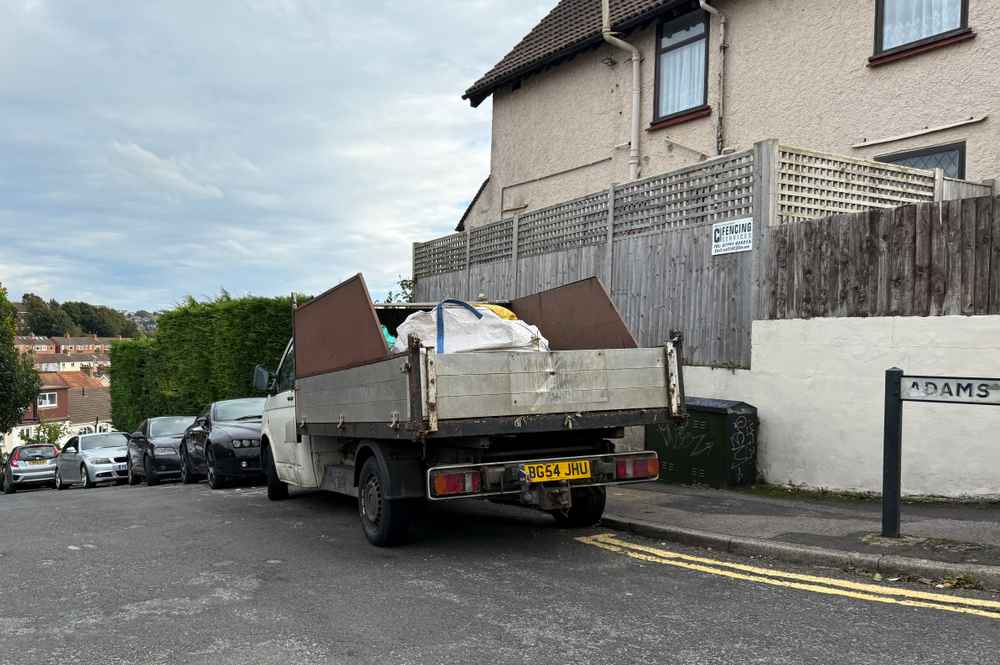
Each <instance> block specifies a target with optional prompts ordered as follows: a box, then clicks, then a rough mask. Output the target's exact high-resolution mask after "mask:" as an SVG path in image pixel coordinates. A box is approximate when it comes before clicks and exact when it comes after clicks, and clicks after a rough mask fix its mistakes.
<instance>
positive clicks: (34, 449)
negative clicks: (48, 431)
mask: <svg viewBox="0 0 1000 665" xmlns="http://www.w3.org/2000/svg"><path fill="white" fill-rule="evenodd" d="M58 454H59V449H58V448H56V447H55V446H53V445H52V444H50V443H40V444H34V445H27V446H18V447H17V448H14V450H12V451H10V456H8V457H7V459H6V461H5V462H4V463H3V464H2V465H0V491H3V493H4V494H13V493H14V492H15V491H16V490H17V488H19V487H39V486H42V485H51V484H52V482H53V481H54V480H55V477H56V456H57V455H58Z"/></svg>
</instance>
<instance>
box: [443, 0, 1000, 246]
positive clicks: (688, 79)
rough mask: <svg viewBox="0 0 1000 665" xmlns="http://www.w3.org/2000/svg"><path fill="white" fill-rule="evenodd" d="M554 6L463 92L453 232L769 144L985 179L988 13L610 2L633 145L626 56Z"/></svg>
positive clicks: (597, 22)
mask: <svg viewBox="0 0 1000 665" xmlns="http://www.w3.org/2000/svg"><path fill="white" fill-rule="evenodd" d="M554 4H555V7H554V8H553V9H552V11H551V12H550V13H549V14H548V15H547V16H546V17H545V18H543V19H542V20H541V22H540V23H539V24H538V25H537V26H535V27H534V28H533V29H532V30H531V31H530V32H529V33H528V34H527V35H525V37H524V38H523V39H522V40H521V41H520V42H519V43H517V44H516V45H514V46H513V48H512V49H511V50H510V52H509V53H508V54H507V55H505V56H504V57H503V58H502V59H501V60H500V61H499V62H498V63H497V64H496V65H495V66H494V67H493V68H492V69H490V70H489V71H487V72H486V73H485V74H483V76H482V77H481V78H480V79H479V80H477V81H476V82H475V83H473V84H472V85H471V86H470V87H469V88H468V90H466V92H465V95H464V97H465V98H466V99H468V100H469V101H470V102H471V104H472V105H473V106H478V105H479V104H481V103H482V102H483V101H484V100H485V99H487V98H488V97H492V100H493V103H492V114H493V116H492V149H491V169H490V174H489V178H488V179H487V180H486V181H485V182H484V184H483V185H482V186H481V187H480V189H479V191H478V192H469V195H470V196H473V194H475V196H474V197H473V200H472V203H471V204H470V206H469V208H468V210H467V211H466V213H465V214H464V215H463V217H462V219H461V221H460V223H459V229H458V230H463V229H464V228H473V227H477V226H481V225H483V224H487V223H490V222H495V221H497V220H500V219H505V218H510V217H512V216H514V215H516V214H524V213H527V212H530V211H533V210H537V209H539V208H542V207H546V206H551V205H555V204H558V203H562V202H564V201H570V200H573V199H575V198H577V197H580V196H584V195H587V194H590V193H592V192H599V191H603V190H606V189H607V188H608V187H609V186H610V185H612V184H622V183H625V182H628V181H630V180H635V179H636V178H641V177H645V176H653V175H657V174H661V173H666V172H668V171H673V170H675V169H679V168H682V167H685V166H689V165H692V164H696V163H698V162H701V161H704V160H706V159H709V158H711V157H714V156H717V155H719V154H721V153H724V152H729V151H733V150H736V151H739V150H745V149H748V148H750V147H751V146H752V145H753V144H754V143H756V142H758V141H762V140H765V139H770V138H774V139H779V140H780V141H782V142H783V143H787V144H789V145H796V146H801V147H803V148H809V149H811V150H817V151H823V152H829V153H835V154H838V155H845V156H849V157H857V158H860V159H867V160H872V159H874V160H878V161H885V162H894V163H897V164H901V165H906V166H912V167H916V168H921V169H934V168H941V169H943V171H944V175H946V176H951V177H955V178H965V179H979V180H981V179H987V178H993V177H995V176H997V175H998V173H1000V141H998V140H997V137H998V130H997V122H998V120H1000V118H998V117H994V115H995V114H996V109H997V108H998V107H1000V86H998V85H997V84H996V75H995V69H996V68H995V66H994V64H993V63H995V62H996V59H997V56H998V55H1000V22H998V21H997V20H996V17H997V16H998V15H1000V0H974V1H970V0H933V1H932V0H927V1H923V2H917V1H916V0H912V1H910V0H845V1H843V2H797V1H795V0H708V1H707V2H705V3H703V4H701V3H699V2H697V1H693V0H672V1H671V0H610V18H611V27H612V30H613V31H614V34H615V35H616V36H617V37H618V38H620V39H623V40H625V41H626V42H627V43H628V44H630V45H632V46H634V47H635V48H636V49H637V50H638V53H639V56H640V57H639V60H638V63H639V64H638V68H639V79H640V84H639V86H638V92H639V108H638V118H637V121H638V124H639V127H640V131H639V132H638V141H637V142H636V145H634V146H633V145H632V143H633V141H632V140H631V139H632V117H633V111H632V103H633V101H632V98H633V85H632V80H633V57H632V54H631V53H630V52H629V51H627V50H624V49H622V48H617V47H615V46H612V45H610V44H608V43H607V42H606V41H605V40H604V37H603V35H602V17H601V1H600V0H561V1H559V2H558V3H554ZM873 35H874V39H873ZM633 150H634V151H635V152H633ZM633 167H636V168H635V170H633ZM636 172H638V173H636Z"/></svg>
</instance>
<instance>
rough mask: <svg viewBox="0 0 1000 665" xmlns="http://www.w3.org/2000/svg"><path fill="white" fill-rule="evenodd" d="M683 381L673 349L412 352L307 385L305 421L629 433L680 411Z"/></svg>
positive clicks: (423, 429) (309, 426)
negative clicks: (625, 430) (612, 429)
mask: <svg viewBox="0 0 1000 665" xmlns="http://www.w3.org/2000/svg"><path fill="white" fill-rule="evenodd" d="M678 376H679V372H678V367H677V354H676V350H675V348H674V346H673V345H672V344H670V345H667V346H665V347H661V348H638V349H598V350H571V351H548V352H479V353H449V354H437V353H435V352H434V351H433V350H430V349H413V350H411V352H410V353H409V354H402V355H397V356H394V357H391V358H389V359H386V360H382V361H376V362H372V363H368V364H364V365H361V366H358V367H352V368H347V369H342V370H336V371H333V372H328V373H324V374H319V375H316V376H312V377H307V378H303V379H300V380H299V382H298V384H297V385H296V392H297V395H296V408H297V420H298V423H299V426H300V430H301V431H303V432H304V433H306V434H326V435H334V436H363V437H374V438H414V439H416V438H428V437H434V436H461V435H474V434H476V433H478V434H489V433H501V432H502V431H504V430H511V431H544V430H545V429H557V430H562V429H567V428H573V427H578V428H581V429H582V428H585V427H587V426H588V423H590V424H593V425H594V427H600V428H607V427H622V426H626V425H632V424H646V423H649V422H660V421H665V420H666V419H667V418H668V417H669V416H671V415H674V416H676V415H679V414H680V413H681V412H682V410H683V397H682V387H681V386H680V384H679V381H678V380H677V379H676V377H678ZM671 377H674V378H673V379H672V378H671ZM602 416H603V417H602ZM473 425H474V426H473ZM469 426H472V429H469ZM473 430H476V431H473Z"/></svg>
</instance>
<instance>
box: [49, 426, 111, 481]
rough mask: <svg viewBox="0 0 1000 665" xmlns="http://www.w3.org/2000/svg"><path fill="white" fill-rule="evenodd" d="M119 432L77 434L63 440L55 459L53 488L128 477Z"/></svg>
mask: <svg viewBox="0 0 1000 665" xmlns="http://www.w3.org/2000/svg"><path fill="white" fill-rule="evenodd" d="M127 445H128V439H127V438H126V437H125V434H124V433H122V432H105V433H103V434H81V435H79V436H74V437H71V438H70V439H69V441H67V442H66V444H65V445H64V446H63V447H62V452H60V453H59V460H58V462H57V463H56V489H60V490H63V489H66V488H67V487H69V486H70V485H74V484H76V483H79V484H80V486H81V487H83V488H89V487H93V486H94V485H96V484H97V483H102V482H107V481H113V482H124V481H125V479H126V478H127V477H128V467H127V465H126V459H127V458H126V455H127V454H128V453H127V452H126V446H127Z"/></svg>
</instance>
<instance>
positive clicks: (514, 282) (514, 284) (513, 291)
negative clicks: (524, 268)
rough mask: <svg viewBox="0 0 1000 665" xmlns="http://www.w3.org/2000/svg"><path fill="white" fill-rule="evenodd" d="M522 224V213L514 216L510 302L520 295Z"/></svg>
mask: <svg viewBox="0 0 1000 665" xmlns="http://www.w3.org/2000/svg"><path fill="white" fill-rule="evenodd" d="M520 223H521V213H518V214H516V215H514V222H513V225H512V226H511V234H510V282H511V286H510V297H509V298H508V300H513V299H514V298H516V297H517V294H518V293H519V292H518V290H517V264H518V260H517V228H518V226H519V225H520Z"/></svg>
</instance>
